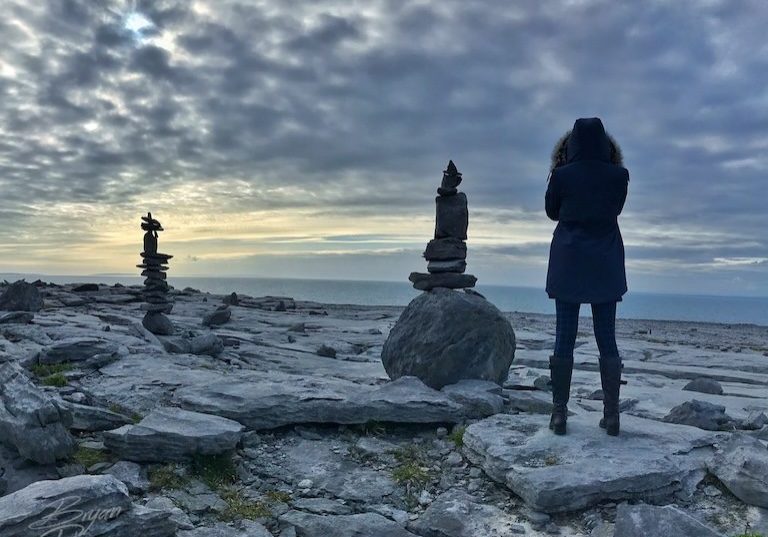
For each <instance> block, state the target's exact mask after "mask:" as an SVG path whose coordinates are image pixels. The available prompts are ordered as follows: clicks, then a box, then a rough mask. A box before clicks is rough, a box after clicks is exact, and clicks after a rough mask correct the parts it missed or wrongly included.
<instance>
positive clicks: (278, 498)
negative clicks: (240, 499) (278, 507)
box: [265, 490, 291, 503]
mask: <svg viewBox="0 0 768 537" xmlns="http://www.w3.org/2000/svg"><path fill="white" fill-rule="evenodd" d="M265 496H266V497H267V499H268V500H269V501H271V502H281V503H288V502H290V501H291V495H290V494H288V493H287V492H285V491H284V490H268V491H267V492H266V494H265Z"/></svg>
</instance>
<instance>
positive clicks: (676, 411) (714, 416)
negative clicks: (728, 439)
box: [664, 399, 736, 431]
mask: <svg viewBox="0 0 768 537" xmlns="http://www.w3.org/2000/svg"><path fill="white" fill-rule="evenodd" d="M664 421H665V422H667V423H678V424H681V425H690V426H692V427H698V428H699V429H705V430H707V431H727V430H732V429H734V428H735V425H736V422H735V421H734V419H733V418H732V417H730V416H729V415H727V414H726V413H725V407H724V406H722V405H715V404H712V403H708V402H707V401H699V400H698V399H694V400H692V401H686V402H685V403H683V404H681V405H678V406H676V407H675V408H673V409H672V410H670V411H669V414H667V415H666V416H664Z"/></svg>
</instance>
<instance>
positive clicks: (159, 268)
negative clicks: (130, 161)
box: [136, 213, 174, 336]
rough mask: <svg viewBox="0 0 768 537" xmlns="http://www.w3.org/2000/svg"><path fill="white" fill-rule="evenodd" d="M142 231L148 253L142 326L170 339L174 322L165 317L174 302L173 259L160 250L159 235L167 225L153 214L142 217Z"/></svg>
mask: <svg viewBox="0 0 768 537" xmlns="http://www.w3.org/2000/svg"><path fill="white" fill-rule="evenodd" d="M141 220H142V222H141V229H143V230H144V231H145V233H144V251H143V252H141V257H142V259H143V260H144V262H143V263H141V264H140V265H136V266H137V267H139V268H140V269H143V270H142V272H141V275H142V276H144V277H145V278H146V279H145V280H144V300H145V301H146V304H142V306H141V309H142V310H144V311H146V312H147V313H146V314H145V315H144V319H143V320H142V321H141V324H143V325H144V327H145V328H146V329H147V330H149V331H150V332H152V333H153V334H158V335H164V336H169V335H171V334H173V332H174V328H173V324H172V323H171V321H170V319H168V317H166V316H165V315H164V314H166V313H171V310H172V309H173V303H172V302H171V300H170V299H169V298H168V282H167V281H166V278H167V275H166V271H167V270H168V260H169V259H171V258H172V257H173V256H172V255H168V254H161V253H158V251H157V237H158V235H157V232H158V231H163V226H162V225H161V224H160V222H158V221H157V220H155V219H154V218H152V213H147V216H142V217H141Z"/></svg>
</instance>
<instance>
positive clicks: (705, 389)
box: [683, 377, 723, 395]
mask: <svg viewBox="0 0 768 537" xmlns="http://www.w3.org/2000/svg"><path fill="white" fill-rule="evenodd" d="M683 390H685V391H689V392H699V393H711V394H714V395H722V394H723V387H722V385H721V384H720V383H719V382H717V381H716V380H714V379H709V378H706V377H701V378H697V379H693V380H692V381H690V382H689V383H688V384H686V385H685V387H683Z"/></svg>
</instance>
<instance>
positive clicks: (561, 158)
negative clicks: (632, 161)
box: [549, 120, 624, 172]
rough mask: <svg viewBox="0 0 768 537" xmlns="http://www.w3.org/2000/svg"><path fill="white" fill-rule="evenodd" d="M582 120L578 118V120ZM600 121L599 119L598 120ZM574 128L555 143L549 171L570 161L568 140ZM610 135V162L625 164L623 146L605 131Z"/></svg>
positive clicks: (607, 134)
mask: <svg viewBox="0 0 768 537" xmlns="http://www.w3.org/2000/svg"><path fill="white" fill-rule="evenodd" d="M578 121H580V120H577V122H578ZM598 121H599V120H598ZM572 133H573V129H570V130H568V131H567V132H566V133H565V134H563V135H562V136H561V137H560V139H558V140H557V143H555V147H554V148H553V149H552V156H551V161H550V165H549V171H550V172H551V171H552V170H554V169H555V168H557V167H559V166H563V165H564V164H567V163H568V154H567V153H568V141H569V140H570V138H571V134H572ZM605 135H606V136H607V137H608V143H609V145H610V163H611V164H615V165H616V166H624V159H623V155H622V152H621V147H620V146H619V144H618V143H617V142H616V140H615V139H614V138H613V136H611V135H610V134H609V133H608V132H606V133H605Z"/></svg>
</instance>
